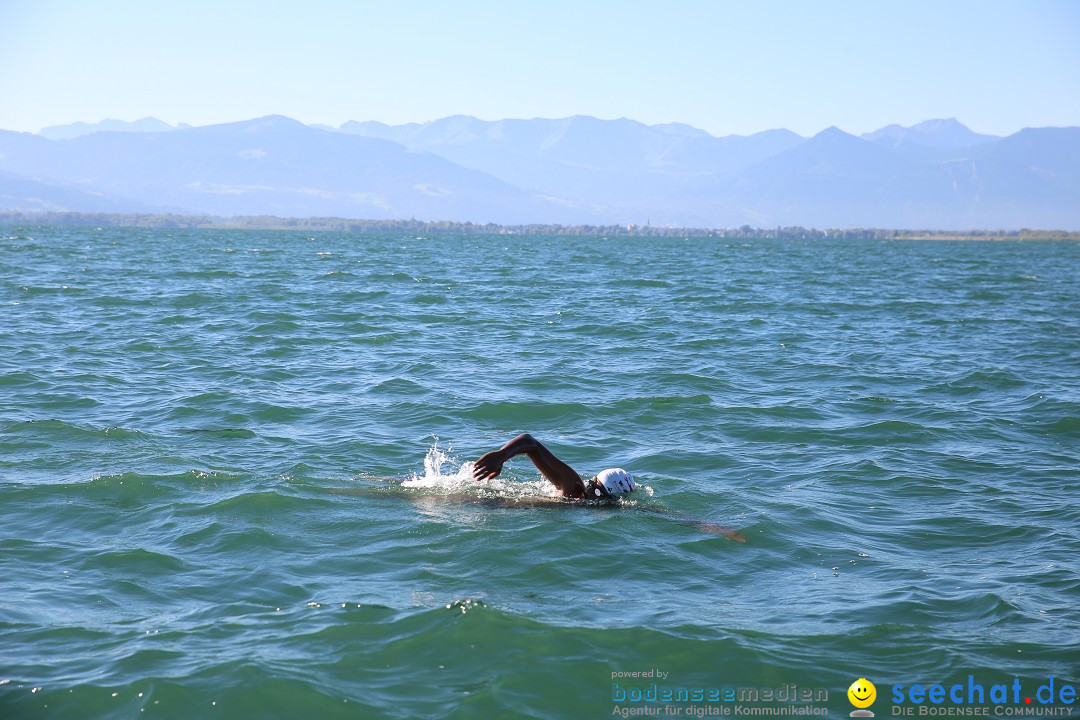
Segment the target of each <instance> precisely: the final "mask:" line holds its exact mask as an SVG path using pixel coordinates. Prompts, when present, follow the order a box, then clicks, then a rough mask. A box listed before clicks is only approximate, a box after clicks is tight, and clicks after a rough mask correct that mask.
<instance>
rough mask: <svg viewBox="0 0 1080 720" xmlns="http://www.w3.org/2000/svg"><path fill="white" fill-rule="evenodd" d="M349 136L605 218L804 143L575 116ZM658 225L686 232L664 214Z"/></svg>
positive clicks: (355, 130)
mask: <svg viewBox="0 0 1080 720" xmlns="http://www.w3.org/2000/svg"><path fill="white" fill-rule="evenodd" d="M341 131H342V132H347V133H351V134H357V135H364V136H366V137H378V138H383V139H386V140H392V141H394V142H398V143H401V144H402V145H405V146H407V147H409V148H413V149H416V150H423V151H427V152H431V153H434V154H437V155H440V156H442V157H444V158H446V159H448V160H452V161H453V162H455V163H457V164H459V165H462V166H464V167H471V168H475V169H477V170H482V171H483V172H485V173H489V174H491V175H494V176H495V177H497V178H500V179H502V180H505V181H506V182H508V183H512V184H514V185H516V186H518V187H521V188H525V189H528V190H532V191H535V192H538V193H541V194H544V195H546V196H552V197H557V198H572V199H576V200H578V201H579V202H583V203H584V204H585V205H586V206H588V207H590V208H592V209H593V211H594V212H596V213H599V214H600V215H603V216H607V217H613V218H616V217H617V218H627V217H633V218H635V221H638V220H640V221H641V222H644V221H645V220H646V218H647V217H649V216H648V214H646V216H645V217H641V213H640V212H638V210H639V209H640V208H642V207H646V206H649V205H653V206H657V203H656V200H657V198H659V197H662V196H666V195H669V194H671V193H673V192H678V191H679V189H680V188H682V187H683V186H685V185H686V184H687V183H688V182H690V181H692V180H694V179H695V178H698V179H700V178H702V177H709V178H717V177H725V176H731V175H733V174H734V173H737V172H738V171H740V170H741V169H743V168H745V167H748V166H750V165H752V164H754V163H756V162H760V161H761V160H763V159H765V158H768V157H771V156H773V155H776V154H778V153H781V152H783V151H784V150H787V149H789V148H792V147H794V146H796V145H798V144H799V143H801V142H802V141H803V138H801V137H799V136H798V135H796V134H795V133H792V132H789V131H787V130H774V131H769V132H764V133H758V134H757V135H751V136H749V137H739V136H730V137H725V138H716V137H713V136H712V135H709V134H708V133H706V132H705V131H703V130H698V129H697V128H693V127H691V126H689V125H679V124H670V125H662V126H655V127H650V126H648V125H643V124H642V123H639V122H636V121H633V120H626V119H620V120H598V119H596V118H593V117H587V116H574V117H569V118H563V119H558V120H548V119H542V118H537V119H533V120H499V121H494V122H489V121H484V120H477V119H476V118H473V117H468V116H463V115H458V116H453V117H448V118H443V119H442V120H436V121H434V122H430V123H423V124H409V125H398V126H388V125H384V124H383V123H377V122H367V123H357V122H350V123H345V124H344V125H342V126H341ZM651 219H652V220H654V221H657V222H664V223H666V222H680V218H679V217H676V216H674V215H671V214H670V213H668V212H666V211H665V210H663V209H662V208H661V207H659V206H657V210H656V212H655V213H654V214H653V215H651Z"/></svg>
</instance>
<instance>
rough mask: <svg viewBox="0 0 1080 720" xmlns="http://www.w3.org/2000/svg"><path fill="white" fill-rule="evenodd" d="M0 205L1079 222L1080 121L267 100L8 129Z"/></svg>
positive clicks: (766, 223) (548, 219)
mask: <svg viewBox="0 0 1080 720" xmlns="http://www.w3.org/2000/svg"><path fill="white" fill-rule="evenodd" d="M151 124H152V123H151ZM0 209H19V210H26V209H49V210H59V209H70V210H94V211H113V212H118V211H126V210H131V211H136V210H137V211H140V212H153V211H160V212H166V211H189V212H195V213H212V214H218V215H239V214H273V215H282V216H299V217H303V216H314V215H334V216H341V217H354V218H402V219H405V218H410V217H415V218H417V219H420V220H471V221H475V222H487V221H492V222H500V223H509V224H515V223H532V222H543V223H563V224H572V223H594V224H599V223H605V224H606V223H637V224H645V223H646V222H651V223H652V224H654V225H693V226H708V227H737V226H741V225H747V224H748V225H752V226H756V227H775V226H778V225H779V226H788V225H804V226H813V227H840V228H844V227H895V228H940V229H956V230H963V229H970V228H987V229H1013V228H1021V227H1030V228H1051V229H1052V228H1058V229H1066V230H1076V229H1080V128H1041V129H1027V130H1023V131H1021V132H1019V133H1016V134H1015V135H1011V136H1009V137H1006V138H996V137H993V136H987V135H979V134H977V133H973V132H971V131H970V130H968V129H967V128H965V127H964V126H963V125H961V124H960V123H958V122H956V121H955V120H934V121H927V122H925V123H920V124H918V125H915V126H912V127H910V128H901V127H898V126H889V127H886V128H882V129H881V130H879V131H877V132H874V133H868V134H867V135H865V136H862V137H856V136H853V135H850V134H848V133H845V132H843V131H841V130H838V129H836V128H829V129H828V130H825V131H823V132H821V133H818V134H817V135H815V136H814V137H812V138H803V137H800V136H798V135H796V134H794V133H792V132H790V131H787V130H771V131H767V132H763V133H758V134H755V135H750V136H729V137H714V136H712V135H710V134H708V133H706V132H705V131H703V130H700V129H698V128H694V127H691V126H688V125H683V124H679V123H670V124H665V125H656V126H648V125H643V124H641V123H638V122H635V121H633V120H626V119H619V120H598V119H596V118H592V117H586V116H575V117H570V118H562V119H543V118H537V119H532V120H499V121H483V120H478V119H476V118H472V117H468V116H455V117H449V118H443V119H441V120H436V121H434V122H430V123H423V124H410V125H398V126H391V125H385V124H383V123H377V122H365V123H359V122H350V123H346V124H345V125H343V126H342V127H341V128H340V130H335V129H325V128H315V127H308V126H305V125H302V124H300V123H298V122H296V121H294V120H290V119H289V118H285V117H281V116H270V117H265V118H259V119H256V120H249V121H245V122H239V123H229V124H224V125H211V126H206V127H199V128H181V129H174V130H170V131H168V132H163V131H160V130H152V131H149V132H93V133H90V134H85V135H81V136H79V137H75V138H73V139H67V140H55V139H49V138H46V137H43V136H41V135H32V134H28V133H13V132H7V131H0Z"/></svg>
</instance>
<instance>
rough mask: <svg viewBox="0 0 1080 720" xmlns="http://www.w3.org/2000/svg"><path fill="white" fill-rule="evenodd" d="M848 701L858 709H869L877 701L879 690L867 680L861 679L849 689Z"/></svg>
mask: <svg viewBox="0 0 1080 720" xmlns="http://www.w3.org/2000/svg"><path fill="white" fill-rule="evenodd" d="M847 697H848V700H850V701H851V704H852V705H854V706H855V707H857V708H868V707H870V706H871V705H873V704H874V700H876V699H877V688H876V687H874V683H872V682H870V681H869V680H867V679H866V678H859V679H858V680H856V681H855V682H853V683H851V687H849V688H848V689H847Z"/></svg>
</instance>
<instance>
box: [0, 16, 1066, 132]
mask: <svg viewBox="0 0 1080 720" xmlns="http://www.w3.org/2000/svg"><path fill="white" fill-rule="evenodd" d="M1077 28H1080V5H1077V4H1075V3H1070V2H1061V1H1051V0H1044V1H1042V2H1033V3H1025V4H1023V5H1020V4H1014V3H1005V2H991V3H985V2H979V3H976V2H970V1H968V0H964V1H962V2H955V3H949V4H948V5H945V6H940V5H936V4H932V3H929V2H917V3H898V2H889V3H874V4H864V3H855V2H836V3H829V4H827V5H820V4H815V5H788V4H784V3H778V2H764V3H755V4H753V5H740V4H736V3H706V2H684V3H679V4H677V5H675V6H674V7H672V6H664V7H663V8H661V7H659V6H654V5H650V4H646V3H615V2H597V3H590V4H588V5H587V6H584V7H582V6H578V5H575V4H572V3H565V2H556V3H548V4H545V5H544V6H542V7H541V6H524V7H523V6H500V5H494V6H492V5H487V4H484V3H479V2H467V3H459V4H455V5H454V6H453V7H449V6H443V5H441V4H438V3H434V2H416V3H409V4H394V5H383V4H373V3H339V2H326V1H324V2H313V3H308V4H306V5H305V6H304V7H303V8H302V9H297V8H294V7H291V6H287V5H284V4H278V5H275V4H271V5H266V4H264V3H254V2H251V1H250V0H244V1H243V2H237V3H230V4H229V6H227V7H219V6H217V5H211V4H210V3H207V2H202V1H198V0H197V1H195V2H193V3H189V4H186V5H184V6H183V7H179V6H165V7H158V6H146V5H144V4H139V3H134V2H127V1H123V0H118V1H114V2H106V3H99V4H95V5H94V6H93V7H89V6H85V5H83V4H80V3H76V2H72V1H70V0H58V1H55V2H43V3H31V2H26V1H25V0H12V1H11V2H7V3H5V4H4V6H3V8H0V92H2V93H3V94H4V96H5V97H7V98H9V99H10V100H12V101H11V102H9V103H7V104H5V106H4V107H0V127H2V128H4V129H8V130H15V131H23V132H35V133H36V132H39V131H40V130H41V129H42V128H46V127H50V126H55V125H65V124H70V123H73V122H78V121H82V122H89V123H93V122H97V121H98V120H100V119H105V118H120V119H124V120H127V121H130V120H135V119H139V118H143V117H154V118H158V119H160V120H162V121H164V122H166V123H169V124H171V125H176V124H178V123H189V124H191V125H195V126H202V125H212V124H220V123H223V122H230V121H237V120H242V119H246V118H254V117H260V116H264V115H269V114H282V115H286V116H288V117H291V118H295V119H297V120H299V121H300V122H303V123H305V124H308V125H311V124H326V125H330V126H335V127H336V126H339V125H340V124H341V123H344V122H347V121H350V120H356V121H365V120H369V119H370V120H378V121H380V122H384V123H387V124H390V125H400V124H406V123H424V122H430V121H433V120H437V119H440V118H443V117H447V116H451V115H470V116H473V117H477V118H480V119H485V120H493V119H504V118H523V119H529V118H561V117H567V116H572V115H579V114H580V115H588V116H592V117H597V118H603V119H617V118H623V117H625V118H632V119H635V120H637V121H639V122H642V123H644V124H646V125H656V124H665V123H670V122H679V123H685V124H689V125H692V126H694V127H697V128H700V129H702V130H705V131H707V132H708V133H710V134H712V135H714V136H718V137H722V136H725V135H732V134H736V135H747V134H751V133H753V132H757V131H761V130H764V129H772V128H786V129H789V130H791V131H793V132H796V133H798V134H799V135H802V136H804V137H805V136H812V135H814V134H816V133H818V132H820V131H821V130H823V129H825V128H828V127H831V126H836V127H839V128H841V129H843V130H844V131H845V132H849V133H851V134H855V135H858V134H863V133H867V132H873V131H875V130H877V129H879V128H881V127H884V126H886V125H889V124H892V123H896V124H899V125H902V126H911V125H914V124H917V123H919V122H921V121H923V120H925V119H927V118H949V117H955V118H959V119H961V121H962V122H963V123H964V124H965V125H966V126H967V127H969V128H970V129H971V130H973V131H975V132H978V133H986V134H994V135H1009V134H1012V133H1014V132H1016V131H1018V130H1020V129H1022V128H1024V127H1065V126H1075V125H1080V76H1078V74H1077V73H1076V72H1075V68H1077V67H1080V49H1078V48H1080V43H1076V42H1075V40H1076V38H1075V35H1076V30H1077ZM1032 49H1037V50H1038V52H1032V51H1031V50H1032Z"/></svg>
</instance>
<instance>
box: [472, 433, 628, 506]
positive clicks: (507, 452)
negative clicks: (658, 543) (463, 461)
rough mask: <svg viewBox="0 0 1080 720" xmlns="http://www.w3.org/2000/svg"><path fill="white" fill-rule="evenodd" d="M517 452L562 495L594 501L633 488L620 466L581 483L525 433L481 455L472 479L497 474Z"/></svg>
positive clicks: (578, 476) (579, 477)
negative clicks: (529, 461) (527, 458)
mask: <svg viewBox="0 0 1080 720" xmlns="http://www.w3.org/2000/svg"><path fill="white" fill-rule="evenodd" d="M517 455H528V456H529V459H530V460H532V462H533V465H535V466H536V469H537V470H539V471H540V474H541V475H543V476H544V477H546V478H547V479H548V480H550V481H551V483H552V484H553V485H554V486H555V487H556V488H557V489H558V490H559V494H560V495H562V496H563V497H568V498H587V499H589V500H594V499H598V498H612V497H615V496H617V495H628V494H630V493H632V492H634V491H635V490H637V484H636V483H635V482H634V478H633V477H632V476H631V475H630V473H628V472H626V471H625V470H623V469H622V468H608V469H607V470H604V471H603V472H602V473H599V474H597V475H593V476H592V478H591V479H590V480H589V481H588V482H583V481H582V479H581V476H580V475H578V474H577V472H575V471H574V468H572V467H570V466H569V465H567V464H566V463H564V462H563V461H562V460H560V459H559V458H557V457H555V454H554V453H552V452H551V451H550V450H548V449H547V448H546V447H544V445H543V444H542V443H541V442H540V441H539V440H537V439H536V438H534V437H533V436H532V435H530V434H529V433H523V434H521V435H518V436H517V437H516V438H514V439H513V440H511V441H510V442H508V443H506V444H505V445H503V446H502V447H501V448H499V449H498V450H492V451H491V452H489V453H486V454H484V455H483V456H481V457H480V459H479V460H477V461H476V464H475V465H474V466H473V479H474V480H491V479H492V478H494V477H497V476H498V474H499V473H501V472H502V466H503V464H504V463H505V462H506V461H507V460H509V459H510V458H512V457H515V456H517Z"/></svg>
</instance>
